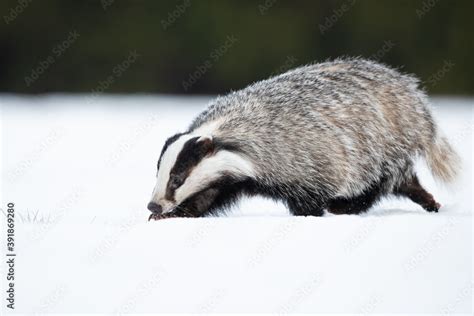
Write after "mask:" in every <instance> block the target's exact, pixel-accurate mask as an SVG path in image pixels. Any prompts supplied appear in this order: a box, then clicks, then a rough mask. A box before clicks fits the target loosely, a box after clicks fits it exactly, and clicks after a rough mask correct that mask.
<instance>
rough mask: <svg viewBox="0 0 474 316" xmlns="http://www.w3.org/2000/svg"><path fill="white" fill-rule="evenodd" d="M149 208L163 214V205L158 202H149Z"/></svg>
mask: <svg viewBox="0 0 474 316" xmlns="http://www.w3.org/2000/svg"><path fill="white" fill-rule="evenodd" d="M148 209H149V210H150V211H152V212H153V213H156V214H161V212H162V211H163V209H162V208H161V206H160V205H158V204H156V203H155V202H150V203H148Z"/></svg>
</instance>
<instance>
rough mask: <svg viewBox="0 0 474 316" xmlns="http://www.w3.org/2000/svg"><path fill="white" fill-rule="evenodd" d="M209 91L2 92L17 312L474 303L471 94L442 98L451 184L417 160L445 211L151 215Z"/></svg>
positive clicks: (407, 205)
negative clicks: (175, 143)
mask: <svg viewBox="0 0 474 316" xmlns="http://www.w3.org/2000/svg"><path fill="white" fill-rule="evenodd" d="M207 101H208V98H182V97H164V96H103V97H93V98H92V97H88V96H81V95H75V96H62V95H51V96H41V97H17V96H11V95H3V96H0V110H1V118H2V122H1V133H2V135H1V136H2V143H1V153H2V163H1V167H2V170H1V177H2V190H1V192H2V201H1V203H2V204H1V208H2V210H3V211H5V207H6V204H7V203H8V202H14V203H15V210H16V218H15V220H16V236H15V237H16V249H15V251H16V253H17V257H16V261H17V262H16V266H15V269H16V275H15V293H16V309H15V311H17V312H38V313H49V312H118V313H125V312H201V313H205V312H271V313H273V312H274V313H288V312H355V313H370V312H412V313H419V312H426V313H454V312H462V313H471V312H472V301H473V291H472V289H473V286H474V283H473V275H472V268H473V264H472V252H473V242H472V207H473V193H474V192H473V186H472V178H473V169H472V160H473V159H472V158H473V124H474V114H473V110H474V107H473V106H474V102H473V99H457V98H437V99H434V100H433V103H434V105H435V109H434V112H435V115H436V117H437V119H438V120H439V122H440V125H441V127H442V129H443V130H444V131H445V133H446V134H447V135H448V137H449V138H450V139H451V141H452V143H453V144H454V145H455V147H456V148H457V149H458V151H459V153H460V154H461V156H462V158H463V160H464V169H463V172H462V175H461V178H460V179H459V182H458V183H457V184H456V185H454V186H452V187H450V188H446V187H443V186H441V185H438V184H436V183H435V181H434V180H433V179H432V177H431V175H430V174H429V173H428V171H427V169H426V168H425V166H424V165H423V164H420V166H419V174H420V178H421V180H422V183H423V185H424V186H425V187H427V189H428V191H430V192H432V193H433V194H434V196H435V198H436V199H437V200H438V201H439V202H440V203H441V204H443V207H442V209H441V211H440V212H439V213H438V214H431V213H430V214H429V213H426V212H424V211H423V210H422V209H421V208H420V207H419V206H418V205H416V204H413V203H411V202H410V201H408V200H400V199H391V200H384V201H382V202H381V203H379V204H378V205H377V206H376V207H374V208H373V209H372V210H371V211H370V212H368V213H367V214H364V215H363V216H346V215H344V216H332V215H327V216H324V217H320V218H315V217H307V218H305V217H291V216H289V215H288V212H287V211H286V209H285V207H284V206H283V205H282V204H277V203H274V202H271V201H267V200H263V199H258V198H255V199H251V200H247V201H243V202H242V203H241V205H240V206H239V207H237V208H235V209H233V210H232V211H230V212H229V213H228V214H227V215H225V216H222V217H211V218H200V219H168V220H163V221H158V222H147V221H146V219H147V217H148V214H149V213H148V211H147V210H146V204H147V202H148V200H149V198H150V195H151V191H152V189H153V186H154V181H155V166H156V160H157V158H158V155H159V153H160V151H161V146H162V145H163V142H164V140H165V139H166V138H167V137H168V136H170V135H172V134H173V133H174V132H177V131H180V130H183V129H184V128H185V127H186V126H187V125H188V123H189V122H190V120H191V119H192V118H193V116H194V115H196V114H197V113H198V112H199V111H200V110H201V109H203V108H204V107H205V105H206V104H207ZM2 220H4V217H3V216H2ZM1 227H2V228H1V229H0V231H1V232H0V239H1V240H2V245H1V247H2V249H3V250H4V249H5V245H4V243H5V239H6V226H5V223H4V222H2V226H1ZM4 259H5V256H3V258H2V262H3V261H4ZM1 269H2V284H3V286H5V282H4V281H5V279H4V276H3V273H4V272H5V269H6V265H5V264H4V263H3V264H1ZM2 293H3V294H2V297H1V301H2V302H3V303H2V310H3V311H8V310H6V309H5V305H6V304H5V297H4V296H5V292H4V289H2Z"/></svg>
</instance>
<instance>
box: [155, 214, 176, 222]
mask: <svg viewBox="0 0 474 316" xmlns="http://www.w3.org/2000/svg"><path fill="white" fill-rule="evenodd" d="M172 217H178V216H177V215H175V214H173V213H166V214H155V213H151V214H150V216H149V217H148V221H151V220H152V219H153V220H155V221H159V220H160V219H165V218H172Z"/></svg>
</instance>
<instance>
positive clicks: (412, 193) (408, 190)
mask: <svg viewBox="0 0 474 316" xmlns="http://www.w3.org/2000/svg"><path fill="white" fill-rule="evenodd" d="M393 194H395V195H399V196H404V197H407V198H409V199H410V200H412V201H413V202H415V203H417V204H419V205H421V207H423V208H424V209H425V210H426V211H428V212H438V210H439V208H440V207H441V205H440V204H439V203H438V202H436V201H435V199H434V197H433V195H432V194H431V193H429V192H427V191H426V190H425V189H424V188H423V187H422V186H421V184H420V182H419V181H418V177H417V176H416V175H413V176H412V177H411V178H409V179H407V180H406V181H404V182H403V183H402V184H401V185H399V186H398V187H397V188H395V190H394V191H393Z"/></svg>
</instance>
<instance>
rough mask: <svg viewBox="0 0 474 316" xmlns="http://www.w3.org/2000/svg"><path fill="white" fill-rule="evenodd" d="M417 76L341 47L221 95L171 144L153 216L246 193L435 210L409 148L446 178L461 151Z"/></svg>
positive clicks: (307, 205) (313, 208)
mask: <svg viewBox="0 0 474 316" xmlns="http://www.w3.org/2000/svg"><path fill="white" fill-rule="evenodd" d="M418 83H419V82H418V80H417V79H416V78H415V77H413V76H411V75H406V74H401V73H400V72H398V71H396V70H394V69H391V68H389V67H387V66H384V65H381V64H379V63H375V62H372V61H369V60H364V59H359V58H353V59H338V60H335V61H330V62H324V63H319V64H312V65H308V66H303V67H300V68H296V69H293V70H290V71H288V72H286V73H284V74H281V75H278V76H276V77H272V78H270V79H268V80H263V81H260V82H256V83H254V84H252V85H250V86H248V87H247V88H245V89H243V90H240V91H236V92H232V93H230V94H228V95H226V96H223V97H218V98H217V99H215V100H214V101H213V102H211V103H210V105H209V106H208V108H207V109H206V110H205V111H204V112H202V113H201V114H199V115H198V117H197V118H196V119H195V120H194V121H193V122H192V124H191V125H190V127H189V129H188V130H187V131H186V132H184V133H179V134H176V135H174V136H173V137H171V138H169V139H168V140H167V142H166V144H165V145H164V147H163V149H162V152H161V156H160V158H159V160H158V173H157V184H156V186H155V189H154V191H153V196H152V200H151V202H150V203H149V205H148V208H149V209H150V210H151V211H152V212H153V213H152V215H151V216H150V218H153V219H160V218H165V217H174V216H179V217H180V216H186V217H196V216H203V215H206V214H209V213H213V212H216V211H218V210H220V209H222V208H224V207H226V206H229V205H230V204H232V203H233V202H235V201H236V199H237V198H239V197H240V196H242V195H250V196H251V195H263V196H266V197H270V198H273V199H276V200H281V201H283V202H284V203H285V204H286V205H287V206H288V208H289V210H290V212H291V213H292V214H294V215H315V216H320V215H322V214H323V212H324V209H327V210H328V211H330V212H332V213H336V214H357V213H360V212H363V211H365V210H367V209H368V208H370V207H371V206H372V205H373V204H374V203H375V202H376V201H377V200H378V199H380V198H381V197H383V196H386V195H389V194H393V195H398V196H404V197H408V198H410V199H411V200H412V201H414V202H415V203H418V204H420V205H421V206H422V207H423V208H425V209H426V210H427V211H437V210H438V209H439V207H440V205H439V204H438V203H437V202H436V201H435V200H434V198H433V196H432V195H431V194H429V193H428V192H426V191H425V190H424V189H423V188H422V187H421V185H420V183H419V181H418V179H417V176H416V174H415V171H414V159H415V158H416V157H417V156H421V157H424V158H425V160H426V162H427V164H428V166H429V168H430V169H431V171H432V173H433V174H434V176H436V177H437V178H439V179H440V180H442V181H444V182H449V181H451V180H453V179H454V177H455V176H456V172H457V166H458V159H459V158H458V156H457V155H456V153H455V152H454V151H453V149H452V148H451V146H450V145H449V143H448V142H447V140H446V138H444V137H443V136H442V135H441V133H440V131H439V129H438V127H437V126H436V124H435V122H434V120H433V117H432V114H431V112H430V108H429V104H428V100H427V97H426V95H425V93H424V92H423V91H422V90H420V88H419V87H418Z"/></svg>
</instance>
